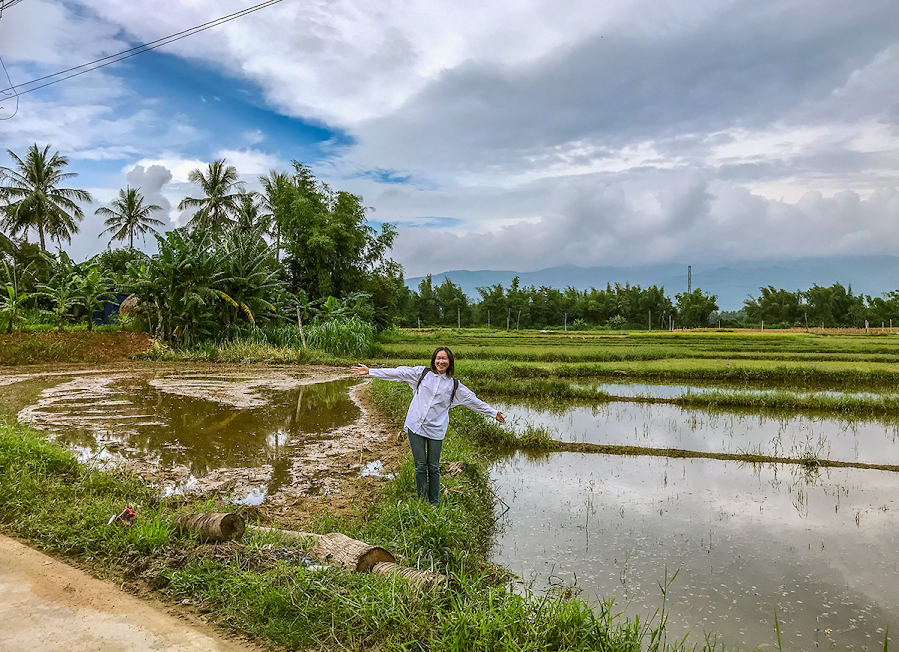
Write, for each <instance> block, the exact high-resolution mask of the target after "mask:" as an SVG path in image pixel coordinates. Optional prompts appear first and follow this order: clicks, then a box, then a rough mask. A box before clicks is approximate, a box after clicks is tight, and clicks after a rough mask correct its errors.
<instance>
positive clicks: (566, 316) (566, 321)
mask: <svg viewBox="0 0 899 652" xmlns="http://www.w3.org/2000/svg"><path fill="white" fill-rule="evenodd" d="M563 328H564V329H565V332H566V333H567V332H568V313H567V312H566V313H565V326H564V327H563Z"/></svg>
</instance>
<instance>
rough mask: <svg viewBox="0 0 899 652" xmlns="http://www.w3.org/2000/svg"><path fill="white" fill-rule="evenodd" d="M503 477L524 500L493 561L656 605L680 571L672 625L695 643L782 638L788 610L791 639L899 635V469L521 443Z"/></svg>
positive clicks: (836, 640) (502, 487)
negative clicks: (811, 466)
mask: <svg viewBox="0 0 899 652" xmlns="http://www.w3.org/2000/svg"><path fill="white" fill-rule="evenodd" d="M492 477H493V479H494V483H495V486H496V489H497V492H498V494H499V496H500V497H501V498H502V499H503V500H504V501H505V502H506V503H508V504H509V506H510V507H511V509H510V511H509V512H508V514H507V515H506V517H505V518H504V520H503V524H504V528H503V531H502V532H501V534H500V536H499V538H498V541H497V545H496V547H495V551H494V556H493V558H494V561H496V562H498V563H500V564H503V565H505V566H507V567H508V568H510V570H512V571H513V572H515V573H517V574H518V575H519V576H520V577H522V578H524V579H525V580H532V581H533V583H534V587H535V589H537V590H538V591H540V590H544V589H546V588H547V587H548V586H550V585H551V584H552V583H553V582H554V581H559V580H560V579H561V581H565V582H575V581H576V584H577V586H578V587H579V588H580V589H582V590H583V591H584V593H583V594H582V597H585V598H587V599H601V598H614V599H615V600H616V603H617V604H618V606H619V607H620V608H624V607H625V606H627V610H626V614H627V615H630V616H634V615H638V614H639V615H640V616H641V617H645V616H651V615H652V614H653V613H654V612H655V610H656V609H657V608H658V607H660V606H661V592H660V589H659V584H660V583H662V584H664V582H665V577H666V574H667V577H668V578H670V577H671V576H672V575H673V574H674V573H675V572H677V571H679V573H678V575H677V578H676V579H675V581H674V582H673V583H672V585H671V587H670V589H669V592H668V598H667V606H668V608H669V609H670V611H671V618H670V623H671V624H672V634H673V635H676V634H678V629H679V628H681V627H682V628H683V631H682V632H680V635H681V636H683V635H686V634H687V633H688V632H689V637H690V638H689V640H690V641H692V642H702V641H703V640H704V634H705V633H706V632H710V633H711V632H719V633H720V634H721V636H722V641H723V642H725V643H726V644H727V645H728V646H734V645H739V646H741V647H744V648H745V647H750V648H751V647H754V646H756V645H759V644H762V643H773V642H774V614H775V611H776V613H777V618H778V620H779V622H780V627H781V630H782V635H783V642H784V649H789V650H808V649H811V648H813V647H815V646H816V645H817V646H820V647H824V648H827V649H830V648H835V649H846V648H849V647H855V648H858V649H860V648H862V647H863V646H867V647H868V649H871V648H873V647H880V646H882V645H883V637H884V631H885V629H886V627H887V626H889V627H890V630H891V631H893V632H896V631H899V561H897V559H899V558H897V556H896V554H895V551H896V549H897V546H899V529H897V525H899V523H897V517H896V509H897V507H899V505H897V503H896V500H895V498H894V497H895V496H896V495H897V489H899V475H897V474H891V473H887V472H881V471H861V470H856V469H829V470H822V471H820V472H819V473H818V472H812V473H808V472H805V471H803V470H802V469H801V467H777V466H773V467H772V466H767V465H765V466H752V465H744V464H740V463H736V462H720V461H715V460H702V459H678V460H673V459H672V460H668V459H665V458H648V457H615V456H607V455H589V454H579V453H559V454H553V455H548V456H544V457H542V458H540V459H533V458H528V457H526V456H525V455H523V454H520V453H519V454H515V455H513V456H512V457H511V458H509V459H507V460H505V461H502V462H499V463H497V464H495V465H494V467H493V469H492ZM548 524H552V525H551V527H549V526H548ZM674 628H678V629H674Z"/></svg>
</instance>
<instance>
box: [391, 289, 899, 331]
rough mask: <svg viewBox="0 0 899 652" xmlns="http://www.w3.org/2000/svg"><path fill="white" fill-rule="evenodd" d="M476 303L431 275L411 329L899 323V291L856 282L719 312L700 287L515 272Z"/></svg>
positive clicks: (785, 293)
mask: <svg viewBox="0 0 899 652" xmlns="http://www.w3.org/2000/svg"><path fill="white" fill-rule="evenodd" d="M477 291H478V294H479V295H480V297H479V299H477V300H472V299H471V298H469V297H467V296H466V295H465V293H464V292H463V291H462V288H461V287H460V286H458V285H456V284H454V283H453V282H452V280H450V279H449V278H444V280H443V282H442V283H441V284H440V285H437V286H435V285H434V283H433V280H432V278H431V277H430V276H427V277H425V278H424V279H423V280H422V281H421V283H419V286H418V288H417V290H415V291H413V292H412V297H411V299H410V301H409V304H408V310H407V311H406V313H405V317H404V320H403V325H404V326H416V325H419V324H420V325H421V326H438V325H439V326H456V325H462V326H487V325H490V326H491V327H494V328H509V329H517V328H538V329H552V330H559V329H563V328H567V329H569V330H577V329H584V328H612V329H628V330H636V329H651V330H656V329H667V328H709V327H716V326H720V327H724V328H758V327H761V326H764V327H766V328H797V327H807V328H810V327H814V328H820V327H821V326H824V327H825V328H864V327H865V326H866V325H870V326H878V327H879V326H880V325H881V324H884V325H887V324H891V323H892V322H893V321H895V322H896V325H899V290H894V291H892V292H888V293H886V294H885V295H884V296H882V297H872V296H870V295H863V294H854V293H853V291H852V287H851V286H850V287H844V286H843V285H842V284H840V283H834V284H833V285H831V286H830V287H822V286H819V285H813V286H812V287H811V288H809V289H807V290H796V291H795V292H793V291H789V290H783V289H777V288H775V287H773V286H767V287H761V288H759V296H758V297H753V296H750V297H748V298H747V299H746V300H745V301H744V302H743V307H742V309H741V310H739V311H719V309H718V304H717V299H718V297H717V296H715V295H713V294H708V293H706V292H703V291H702V289H700V288H697V289H695V290H693V291H691V292H683V293H680V294H676V295H675V297H674V301H672V300H671V299H670V298H669V297H668V296H667V295H666V293H665V289H664V287H658V286H655V285H652V286H649V287H647V288H641V287H640V286H639V285H630V284H628V283H625V284H623V285H622V284H620V283H615V284H611V283H610V284H607V285H606V287H605V289H597V288H590V289H588V290H578V289H576V288H574V287H570V286H569V287H567V288H565V289H564V290H560V289H557V288H552V287H546V286H541V287H535V286H533V285H532V286H530V287H522V286H521V285H520V281H519V278H518V277H515V278H514V279H513V281H512V283H511V284H510V285H509V286H508V287H505V288H504V287H503V286H502V285H501V284H497V285H492V286H488V287H479V288H477Z"/></svg>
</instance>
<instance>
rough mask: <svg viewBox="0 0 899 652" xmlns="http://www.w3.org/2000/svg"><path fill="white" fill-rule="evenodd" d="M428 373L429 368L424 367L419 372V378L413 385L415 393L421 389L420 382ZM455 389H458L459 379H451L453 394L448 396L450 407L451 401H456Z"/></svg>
mask: <svg viewBox="0 0 899 652" xmlns="http://www.w3.org/2000/svg"><path fill="white" fill-rule="evenodd" d="M430 372H431V368H430V367H425V368H424V369H422V370H421V376H419V377H418V383H417V384H416V385H415V391H416V392H417V391H418V388H419V387H421V381H423V380H424V379H425V376H427V375H428V374H429V373H430ZM457 389H459V379H458V378H453V392H452V393H451V394H450V405H452V404H453V401H454V400H456V390H457Z"/></svg>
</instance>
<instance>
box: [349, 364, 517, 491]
mask: <svg viewBox="0 0 899 652" xmlns="http://www.w3.org/2000/svg"><path fill="white" fill-rule="evenodd" d="M350 371H351V372H352V374H353V375H354V376H371V377H372V378H382V379H384V380H395V381H398V382H404V383H406V384H407V385H409V387H411V388H412V391H413V392H414V396H413V397H412V403H411V404H410V405H409V411H408V412H407V413H406V423H405V424H404V425H403V429H404V430H405V431H406V434H407V435H408V436H409V447H410V448H411V449H412V459H413V460H415V491H416V493H417V494H418V497H419V498H421V499H422V500H424V499H425V498H427V500H428V502H429V503H430V504H432V505H436V504H437V503H438V502H439V500H440V451H441V449H442V448H443V438H444V437H445V436H446V429H447V428H448V427H449V410H450V408H451V407H455V406H457V405H464V406H465V407H467V408H468V409H470V410H473V411H475V412H477V413H478V414H483V415H484V416H488V417H493V418H495V419H496V420H497V421H499V422H500V423H505V422H506V419H505V417H503V413H502V412H500V411H499V410H496V409H495V408H493V407H491V406H489V405H488V404H487V403H484V401H482V400H480V399H479V398H478V397H477V396H475V395H474V392H472V391H471V390H470V389H468V388H467V387H466V386H465V385H463V384H461V383H460V382H459V381H458V380H456V379H455V378H453V374H454V373H455V361H454V360H453V352H452V351H450V350H449V349H448V348H447V347H445V346H440V347H437V350H436V351H434V355H432V356H431V366H430V367H423V366H417V367H397V368H396V369H369V368H368V367H366V366H365V365H364V364H358V365H356V366H354V367H352V368H351V370H350Z"/></svg>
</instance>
